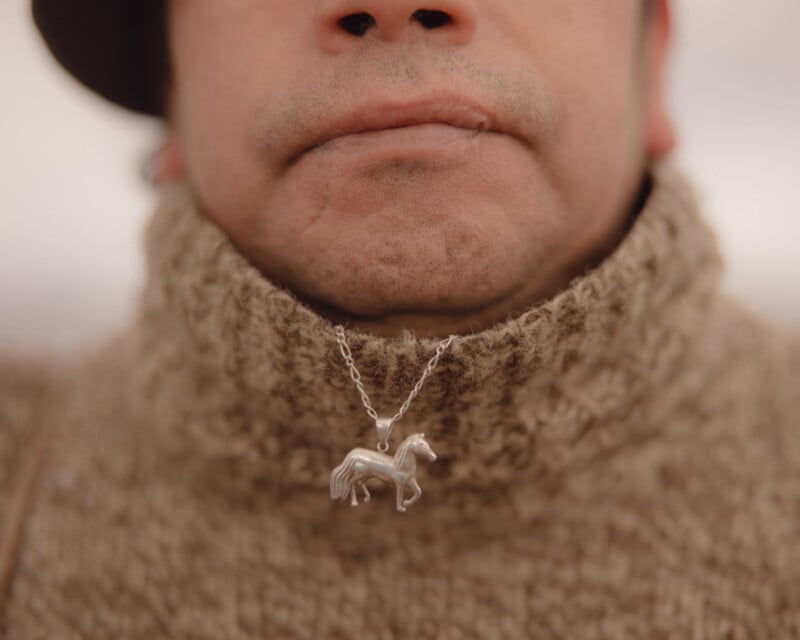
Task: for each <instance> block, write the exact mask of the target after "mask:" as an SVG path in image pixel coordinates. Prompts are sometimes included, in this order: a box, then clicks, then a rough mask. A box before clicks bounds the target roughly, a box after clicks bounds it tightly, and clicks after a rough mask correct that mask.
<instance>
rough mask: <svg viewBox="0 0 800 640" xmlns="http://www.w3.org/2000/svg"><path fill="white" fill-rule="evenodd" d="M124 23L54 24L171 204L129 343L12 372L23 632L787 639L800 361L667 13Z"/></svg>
mask: <svg viewBox="0 0 800 640" xmlns="http://www.w3.org/2000/svg"><path fill="white" fill-rule="evenodd" d="M109 5H110V3H99V2H90V1H89V0H85V1H84V2H82V3H78V4H75V3H73V4H72V5H71V6H69V8H67V9H65V8H62V5H60V4H59V3H56V2H54V1H52V0H51V1H47V0H36V1H34V3H33V6H34V15H35V17H36V19H37V23H38V25H39V28H40V30H41V31H42V33H43V35H44V37H45V39H46V40H47V42H48V44H49V45H50V47H51V49H52V50H53V52H54V53H55V54H56V56H57V57H58V58H59V60H61V62H62V63H63V64H64V65H65V66H66V67H67V68H68V69H70V70H71V71H72V72H73V74H75V75H77V77H78V78H79V79H81V80H82V81H83V82H85V83H86V84H88V85H89V86H91V87H92V88H93V89H95V90H96V91H98V92H99V93H101V94H103V95H105V96H106V97H108V98H110V99H112V100H114V101H116V102H118V103H120V104H122V105H124V106H127V107H129V108H132V109H134V110H138V111H143V112H146V113H152V114H155V115H159V116H161V117H163V118H164V121H165V123H166V131H167V139H166V143H165V146H164V149H163V151H162V153H161V156H160V162H159V169H158V174H159V177H160V181H161V182H162V184H163V188H162V193H161V200H162V201H161V205H160V206H159V208H158V210H157V212H156V213H155V214H154V217H153V218H152V220H151V222H150V224H149V227H148V233H147V239H146V250H147V264H148V281H147V284H146V286H145V288H144V291H143V293H142V297H141V302H140V306H139V311H138V313H137V317H136V319H135V321H134V322H132V324H131V326H130V328H129V329H128V330H127V331H125V332H124V333H122V334H121V335H120V336H119V337H118V338H116V339H114V340H112V341H110V342H109V343H108V344H105V345H103V346H102V347H101V348H99V349H97V350H96V351H95V352H93V353H92V354H88V355H87V356H86V358H85V359H84V360H82V361H81V362H79V363H76V364H75V365H74V366H73V367H69V368H66V369H62V370H59V371H53V370H52V369H49V368H45V367H37V366H36V365H31V364H25V363H8V364H6V365H5V367H4V368H3V369H2V373H1V374H0V375H2V380H3V382H2V385H0V388H1V389H2V391H0V394H2V395H0V411H2V413H0V418H2V424H3V428H4V430H3V433H2V440H0V456H2V457H1V458H0V460H2V465H1V466H0V469H2V472H0V473H2V474H3V475H2V476H0V479H2V483H3V484H2V486H3V489H4V491H3V493H2V497H0V522H2V523H3V527H2V529H3V535H4V538H3V540H4V543H3V544H4V546H3V547H2V555H0V587H2V595H3V600H2V618H0V619H1V620H2V625H3V626H2V627H0V629H2V631H3V633H4V634H5V636H6V637H7V638H10V639H15V638H31V637H59V638H69V637H76V638H91V637H98V638H101V637H102V638H105V637H115V638H139V637H141V638H152V637H168V638H221V637H224V638H227V637H235V638H240V637H241V638H245V637H259V638H260V637H264V638H294V637H297V638H376V637H377V638H393V637H396V638H472V637H475V638H527V637H534V638H539V637H542V638H550V637H613V638H628V637H647V638H649V637H676V638H677V637H681V638H683V637H698V638H754V637H763V638H792V637H797V636H798V634H800V586H798V585H800V547H799V546H798V545H797V544H796V541H797V539H798V536H799V535H800V489H798V486H800V485H798V480H799V479H800V477H799V476H800V440H799V438H798V433H797V427H796V425H797V419H796V417H795V416H796V411H797V410H798V409H800V401H799V399H798V391H797V389H798V385H797V380H798V373H799V370H800V347H799V346H798V345H799V344H800V343H799V342H798V341H797V339H796V338H794V337H792V336H788V335H783V334H782V333H781V332H780V331H779V330H777V329H774V328H771V327H770V326H769V325H768V324H767V323H765V322H764V321H762V320H760V319H758V318H756V317H754V316H752V315H750V314H749V313H748V312H746V311H745V310H743V309H741V308H740V307H738V306H737V305H736V304H735V303H734V302H732V301H730V300H728V299H727V298H725V297H724V296H723V295H722V294H721V293H720V291H719V287H718V279H719V273H720V261H719V257H718V253H717V250H716V245H715V242H714V239H713V236H712V235H711V234H710V232H709V231H708V229H707V228H706V227H705V225H704V223H703V222H702V219H701V218H700V216H699V214H698V213H697V211H696V207H695V203H694V198H693V196H692V193H691V190H690V188H689V187H688V185H687V184H686V182H685V181H684V179H683V178H682V177H681V176H680V175H679V174H678V173H677V172H676V170H675V169H674V168H672V167H671V166H670V165H669V162H668V160H667V156H668V155H669V152H670V151H671V149H672V148H673V145H674V140H673V134H672V130H671V127H670V122H669V117H668V114H667V113H666V111H665V107H664V99H663V95H662V91H661V87H662V75H663V67H664V57H665V52H666V47H667V42H668V33H669V25H668V22H669V20H668V7H667V3H666V1H665V0H660V1H655V2H640V1H639V0H616V1H615V2H595V3H587V2H582V1H579V0H562V1H561V2H557V3H556V2H544V1H542V2H534V1H530V0H502V1H501V0H491V2H490V1H489V0H433V1H432V2H430V3H425V4H423V3H418V2H414V1H412V0H319V1H318V0H302V1H301V2H295V3H285V2H278V1H277V0H276V1H272V0H268V1H266V2H265V1H264V0H236V2H227V3H221V2H212V1H210V0H170V2H167V3H164V4H163V5H162V3H160V2H142V3H138V4H136V5H131V7H128V8H125V9H122V8H120V7H119V6H109ZM337 325H341V326H339V327H337ZM447 336H453V337H452V338H447ZM383 416H386V417H383ZM392 416H393V417H392ZM423 434H424V435H423ZM376 442H377V450H376V446H375V445H376ZM375 478H378V480H383V481H384V482H380V481H378V480H375ZM367 482H369V483H370V484H369V485H368V484H367ZM386 483H388V486H387V484H386ZM370 490H372V491H374V494H372V495H371V493H370ZM409 492H411V493H409ZM423 492H424V493H423ZM331 497H333V498H337V500H334V501H332V500H331ZM338 498H343V499H344V500H345V501H346V502H345V503H342V502H340V501H338ZM370 498H371V499H370ZM367 501H368V503H367V504H365V503H366V502H367ZM348 502H349V503H350V504H353V505H356V508H351V507H349V506H347V503H348Z"/></svg>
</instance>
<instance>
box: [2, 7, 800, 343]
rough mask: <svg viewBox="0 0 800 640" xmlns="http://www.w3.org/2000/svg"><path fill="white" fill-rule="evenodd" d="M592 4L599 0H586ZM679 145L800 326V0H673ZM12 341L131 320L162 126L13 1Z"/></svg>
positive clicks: (5, 121) (733, 242)
mask: <svg viewBox="0 0 800 640" xmlns="http://www.w3.org/2000/svg"><path fill="white" fill-rule="evenodd" d="M587 1H588V0H587ZM673 4H674V8H675V41H674V48H673V55H672V72H671V87H670V90H671V97H670V101H671V105H672V107H673V113H674V116H675V120H676V122H677V125H678V131H679V135H680V151H679V154H678V156H679V158H680V161H681V164H682V165H683V167H684V168H685V169H686V170H687V171H688V172H689V173H690V175H692V176H693V178H694V180H695V182H696V184H697V186H698V187H699V189H700V192H701V193H702V194H703V197H704V203H705V211H706V213H707V216H708V218H709V219H710V220H711V222H712V224H713V226H714V227H715V228H716V229H717V232H718V235H719V237H720V240H721V244H722V247H723V251H724V253H725V254H726V257H727V261H728V275H727V279H726V286H727V287H728V288H729V289H730V290H732V291H734V292H735V293H736V294H737V295H739V296H740V297H743V298H745V299H746V300H747V301H749V303H750V304H751V306H753V307H756V308H758V309H761V310H763V311H764V312H765V313H766V314H768V315H771V316H773V317H775V318H778V319H780V320H782V321H783V322H785V323H787V324H792V325H794V326H797V327H800V284H798V281H800V251H798V249H797V245H798V241H800V179H798V160H797V155H798V152H800V37H798V34H799V33H800V0H758V1H757V2H756V1H753V0H674V3H673ZM0 87H2V92H1V93H0V141H1V142H2V145H0V187H2V194H3V198H2V201H1V202H0V347H3V348H6V349H7V348H12V349H30V348H36V349H58V350H62V351H64V350H68V351H71V350H74V349H79V348H81V347H83V346H85V345H87V344H88V343H90V342H93V341H95V340H98V339H99V338H100V337H101V336H102V335H105V334H107V333H109V332H111V331H113V330H114V329H115V328H117V327H120V326H123V325H124V323H125V321H126V319H128V318H129V317H130V315H131V313H132V309H133V304H134V300H135V294H136V291H137V290H138V288H139V287H140V285H141V282H142V277H143V267H142V257H141V250H140V235H141V229H142V226H143V224H144V221H145V220H146V218H147V216H148V215H149V213H150V211H151V208H152V204H153V195H152V193H151V192H150V191H149V190H148V188H147V187H146V186H145V185H144V184H142V183H141V181H139V179H138V170H139V165H140V161H141V158H142V157H143V155H144V154H145V153H146V152H147V151H148V150H149V149H151V148H152V147H153V145H154V144H155V143H156V141H157V140H158V127H157V125H156V124H155V123H154V122H152V121H148V120H147V119H144V118H139V117H136V116H131V115H128V114H127V113H125V112H124V111H122V110H120V109H117V108H115V107H113V106H110V105H107V104H105V103H104V102H102V101H100V100H96V99H95V98H93V97H92V96H91V94H90V93H88V92H87V91H85V90H84V89H82V88H81V87H79V86H78V85H77V84H76V83H74V82H73V81H71V80H70V79H69V78H68V77H67V76H66V75H65V74H63V73H61V72H60V71H59V70H58V68H57V66H56V64H55V63H54V62H53V61H52V60H51V59H50V58H49V54H48V53H47V52H46V50H45V48H44V46H43V45H42V44H41V43H40V42H39V41H38V39H37V37H36V35H35V32H34V29H33V27H32V25H31V22H30V19H29V17H28V0H2V3H1V4H0Z"/></svg>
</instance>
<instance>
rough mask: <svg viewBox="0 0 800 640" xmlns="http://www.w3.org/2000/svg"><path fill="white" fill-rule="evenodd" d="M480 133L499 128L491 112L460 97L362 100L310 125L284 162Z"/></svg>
mask: <svg viewBox="0 0 800 640" xmlns="http://www.w3.org/2000/svg"><path fill="white" fill-rule="evenodd" d="M482 133H504V132H503V131H502V130H501V129H500V127H498V126H497V123H496V118H495V117H494V115H493V114H492V113H491V111H490V110H489V109H487V108H485V107H484V106H482V105H481V104H479V103H477V102H475V101H471V100H467V99H465V98H463V97H461V96H453V95H437V96H428V97H419V98H416V99H414V100H406V101H400V100H396V101H385V100H384V101H374V100H373V101H367V102H364V103H362V104H360V105H358V106H357V107H356V108H354V109H352V110H350V111H349V112H346V113H345V114H343V115H342V116H340V117H338V118H334V119H332V120H330V121H326V122H322V123H320V124H319V125H317V126H316V127H312V129H311V130H310V131H309V133H308V135H307V136H306V140H305V141H304V142H302V143H301V144H300V145H298V146H299V149H297V150H295V151H294V152H293V153H292V154H291V156H290V160H289V162H288V163H287V164H289V165H291V164H293V163H295V162H296V161H298V160H299V159H300V158H301V157H302V156H305V155H306V154H309V153H312V152H315V151H329V150H332V149H336V150H339V151H344V150H346V151H351V152H352V151H361V152H363V151H364V150H365V149H369V150H384V151H387V150H390V149H392V148H395V149H398V150H402V149H403V148H410V147H419V146H426V145H427V146H446V145H449V144H451V143H453V142H456V141H460V140H464V139H469V138H474V137H476V136H478V135H479V134H482Z"/></svg>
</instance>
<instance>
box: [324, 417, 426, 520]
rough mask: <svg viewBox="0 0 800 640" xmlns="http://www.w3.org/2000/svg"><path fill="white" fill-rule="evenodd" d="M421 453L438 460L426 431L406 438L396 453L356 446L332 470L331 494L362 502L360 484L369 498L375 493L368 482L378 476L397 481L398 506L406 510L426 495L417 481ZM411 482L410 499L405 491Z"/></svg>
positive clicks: (337, 497)
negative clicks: (412, 493) (405, 496)
mask: <svg viewBox="0 0 800 640" xmlns="http://www.w3.org/2000/svg"><path fill="white" fill-rule="evenodd" d="M417 457H422V458H425V459H427V460H430V461H431V462H432V461H434V460H436V454H435V453H434V452H433V450H432V449H431V447H430V445H429V444H428V442H427V441H426V440H425V434H424V433H416V434H414V435H412V436H409V437H408V438H406V439H405V440H404V441H403V442H402V443H401V444H400V446H399V447H398V448H397V452H396V453H395V454H394V456H389V455H386V454H385V453H382V452H380V451H373V450H371V449H361V448H357V449H353V450H352V451H351V452H350V453H348V454H347V456H345V459H344V460H343V461H342V463H341V464H340V465H339V466H338V467H336V468H335V469H334V470H333V471H331V481H330V489H331V498H332V499H334V500H347V498H348V496H349V497H350V504H351V505H352V506H354V507H355V506H358V497H357V494H356V487H357V486H358V487H359V488H360V489H361V491H362V492H363V493H364V502H369V499H370V497H371V496H370V493H369V489H367V485H366V484H365V483H366V481H367V480H368V479H369V478H378V479H379V480H383V481H384V482H393V483H394V484H395V487H396V489H397V493H396V507H397V510H398V511H405V510H406V507H408V506H410V505H412V504H414V503H415V502H416V501H417V500H419V498H420V496H421V495H422V489H420V487H419V484H418V483H417ZM407 486H408V487H410V488H411V490H412V491H413V492H414V495H413V496H412V497H411V498H409V499H407V500H406V499H405V498H404V493H405V488H406V487H407Z"/></svg>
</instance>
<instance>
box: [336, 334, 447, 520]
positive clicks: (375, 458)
mask: <svg viewBox="0 0 800 640" xmlns="http://www.w3.org/2000/svg"><path fill="white" fill-rule="evenodd" d="M335 330H336V342H338V344H339V351H340V352H341V354H342V357H343V358H344V361H345V364H346V365H347V367H348V369H349V370H350V379H351V380H352V381H353V384H355V386H356V389H358V393H359V395H360V396H361V403H362V404H363V405H364V408H365V409H366V410H367V414H368V415H369V417H370V418H372V419H373V420H374V421H375V429H376V430H377V431H378V445H377V447H376V448H377V451H372V450H371V449H363V448H360V447H359V448H356V449H353V450H352V451H351V452H350V453H348V454H347V456H345V459H344V461H343V462H342V464H340V465H339V466H338V467H336V468H335V469H334V470H333V471H332V472H331V498H333V499H334V500H336V499H340V500H346V499H347V498H348V497H349V498H350V504H351V505H352V506H354V507H356V506H358V499H357V497H356V487H357V486H358V487H359V488H360V489H361V490H362V492H363V493H364V502H369V500H370V497H371V496H370V492H369V489H367V485H366V484H365V482H366V480H367V479H368V478H378V479H380V480H383V481H384V482H394V484H395V487H396V489H397V491H396V500H395V502H396V508H397V510H398V511H405V510H406V507H408V506H410V505H412V504H414V503H415V502H416V501H417V500H419V498H420V496H421V495H422V489H420V488H419V484H418V483H417V478H416V471H417V457H422V458H425V459H427V460H430V461H431V462H433V461H434V460H436V454H435V453H434V452H433V449H431V447H430V445H429V444H428V442H427V441H426V440H425V434H424V433H415V434H414V435H411V436H409V437H408V438H406V439H405V440H403V442H402V443H401V444H400V446H398V447H397V451H396V452H395V454H394V456H390V455H388V454H387V452H388V451H389V438H390V436H391V435H392V429H393V428H394V425H395V424H397V423H398V422H400V420H402V419H403V416H404V415H405V414H406V411H408V408H409V407H410V406H411V403H412V402H413V401H414V398H416V397H417V394H418V393H419V392H420V389H422V385H424V384H425V381H426V380H427V379H428V378H429V377H430V375H431V374H432V373H433V371H434V369H436V367H437V366H438V364H439V360H440V358H441V357H442V354H443V353H444V352H445V351H446V350H447V348H448V347H449V346H450V345H451V344H452V342H453V340H455V336H450V337H449V338H446V339H444V340H442V341H441V342H440V343H439V346H438V347H436V353H434V355H433V357H431V359H430V360H429V361H428V364H427V365H426V366H425V370H424V371H423V372H422V375H421V376H420V378H419V380H417V383H416V384H415V385H414V388H413V389H411V392H410V393H409V394H408V398H407V399H406V401H405V402H404V403H403V404H402V405H401V406H400V408H399V409H398V410H397V413H395V414H394V415H393V416H392V417H391V418H384V417H380V416H379V415H378V412H377V411H375V409H374V407H373V406H372V403H371V402H370V400H369V396H368V395H367V392H366V391H365V390H364V383H363V382H362V381H361V374H360V373H359V372H358V368H357V367H356V363H355V361H354V360H353V354H352V353H351V352H350V346H349V345H348V344H347V340H346V339H345V335H344V327H342V326H341V325H339V326H337V327H336V329H335ZM406 486H408V487H410V488H411V490H412V491H413V492H414V495H413V496H412V497H411V498H408V499H405V497H404V493H405V488H406Z"/></svg>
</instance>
